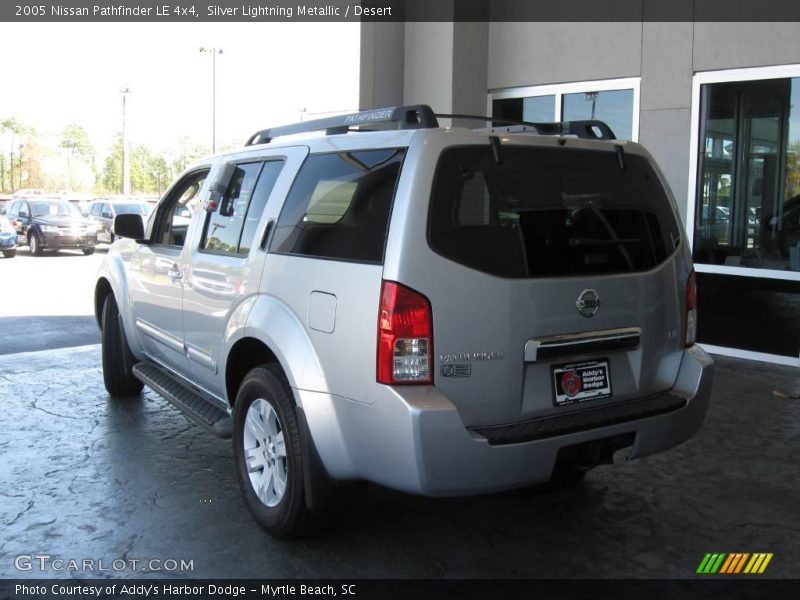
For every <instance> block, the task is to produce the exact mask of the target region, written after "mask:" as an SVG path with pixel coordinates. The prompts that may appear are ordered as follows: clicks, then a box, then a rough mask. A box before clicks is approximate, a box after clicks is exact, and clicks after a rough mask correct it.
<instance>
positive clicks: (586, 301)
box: [575, 290, 600, 319]
mask: <svg viewBox="0 0 800 600" xmlns="http://www.w3.org/2000/svg"><path fill="white" fill-rule="evenodd" d="M575 307H576V308H577V309H578V312H579V313H581V314H582V315H583V316H584V317H586V318H587V319H588V318H589V317H593V316H594V315H595V314H596V313H597V311H598V310H599V308H600V296H598V295H597V292H595V291H594V290H583V291H582V292H581V293H580V296H578V299H577V300H576V301H575Z"/></svg>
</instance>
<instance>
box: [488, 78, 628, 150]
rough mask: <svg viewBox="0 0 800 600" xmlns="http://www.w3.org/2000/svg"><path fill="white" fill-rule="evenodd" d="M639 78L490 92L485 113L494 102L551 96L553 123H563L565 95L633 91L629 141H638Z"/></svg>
mask: <svg viewBox="0 0 800 600" xmlns="http://www.w3.org/2000/svg"><path fill="white" fill-rule="evenodd" d="M641 81H642V78H641V77H622V78H617V79H595V80H589V81H576V82H570V83H552V84H546V85H530V86H523V87H514V88H503V89H497V90H490V91H489V94H488V96H489V97H488V100H487V113H486V114H488V115H491V114H492V103H493V102H494V101H495V100H509V99H514V98H529V97H532V96H553V102H554V103H555V107H554V108H555V110H554V111H553V114H554V115H555V122H556V123H558V122H561V121H563V118H562V106H563V97H564V95H565V94H579V93H586V92H610V91H615V90H632V91H633V106H632V109H631V110H632V113H633V120H632V123H631V141H632V142H638V141H639V118H640V111H639V106H640V102H639V98H640V88H641Z"/></svg>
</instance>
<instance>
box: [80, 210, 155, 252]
mask: <svg viewBox="0 0 800 600" xmlns="http://www.w3.org/2000/svg"><path fill="white" fill-rule="evenodd" d="M152 210H153V205H152V204H149V203H147V202H141V201H138V200H96V201H94V202H93V203H92V204H91V206H90V207H89V218H90V219H91V220H92V221H93V222H94V224H95V225H96V226H97V241H98V242H107V243H109V244H112V243H114V217H116V216H117V215H131V214H133V215H140V216H141V217H142V224H143V225H145V224H146V223H147V217H148V216H149V215H150V212H151V211H152Z"/></svg>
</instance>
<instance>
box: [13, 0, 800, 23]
mask: <svg viewBox="0 0 800 600" xmlns="http://www.w3.org/2000/svg"><path fill="white" fill-rule="evenodd" d="M0 20H2V21H11V22H14V21H17V22H23V21H24V22H36V21H41V22H64V23H66V22H81V21H82V22H87V21H100V22H120V21H123V22H124V21H128V22H135V21H142V22H220V23H221V22H247V21H261V22H314V21H327V22H359V21H372V22H404V21H406V22H411V21H438V22H484V21H493V22H515V21H534V22H578V21H584V22H585V21H594V22H626V21H627V22H639V21H697V22H703V21H707V22H713V21H739V22H755V21H761V22H771V21H776V22H787V21H792V22H800V2H798V0H291V1H288V0H213V1H210V0H60V1H59V0H3V2H1V3H0Z"/></svg>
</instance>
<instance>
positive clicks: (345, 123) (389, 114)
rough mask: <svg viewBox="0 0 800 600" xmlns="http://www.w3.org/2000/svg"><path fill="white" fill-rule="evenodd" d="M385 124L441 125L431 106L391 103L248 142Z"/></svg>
mask: <svg viewBox="0 0 800 600" xmlns="http://www.w3.org/2000/svg"><path fill="white" fill-rule="evenodd" d="M385 123H394V124H395V125H396V126H397V129H429V128H435V127H439V122H438V121H437V120H436V116H435V115H434V114H433V111H432V110H431V107H430V106H427V105H425V104H414V105H409V106H390V107H387V108H375V109H372V110H365V111H362V112H357V113H351V114H349V115H339V116H336V117H328V118H325V119H314V120H313V121H305V122H303V123H295V124H293V125H282V126H280V127H272V128H270V129H264V130H263V131H259V132H257V133H254V134H253V135H252V136H250V139H248V140H247V143H246V144H245V145H246V146H252V145H253V144H268V143H269V142H270V141H272V140H273V139H274V138H276V137H281V136H284V135H294V134H296V133H307V132H310V131H322V130H323V129H324V130H325V131H326V132H327V133H328V134H334V133H346V132H347V131H349V130H350V128H351V127H357V126H361V125H377V124H385Z"/></svg>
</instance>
